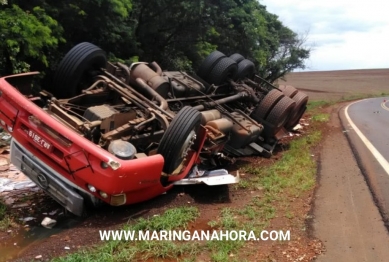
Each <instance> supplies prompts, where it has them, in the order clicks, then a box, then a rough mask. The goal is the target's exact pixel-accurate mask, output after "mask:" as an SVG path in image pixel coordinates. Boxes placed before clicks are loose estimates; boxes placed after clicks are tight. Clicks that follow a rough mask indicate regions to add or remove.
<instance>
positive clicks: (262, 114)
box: [250, 89, 285, 122]
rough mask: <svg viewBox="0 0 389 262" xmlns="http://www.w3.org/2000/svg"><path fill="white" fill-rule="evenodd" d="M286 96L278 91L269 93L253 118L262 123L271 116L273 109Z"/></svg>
mask: <svg viewBox="0 0 389 262" xmlns="http://www.w3.org/2000/svg"><path fill="white" fill-rule="evenodd" d="M284 96H285V95H284V94H283V93H282V92H280V91H278V90H277V89H272V90H270V92H269V93H267V95H266V96H265V97H264V98H263V99H262V101H261V102H259V105H258V106H257V107H256V108H255V109H254V110H253V112H252V113H251V115H250V116H251V117H252V118H253V119H254V120H256V121H258V122H262V121H263V120H265V119H266V117H267V116H268V115H269V113H270V111H271V110H272V109H273V107H274V106H275V105H276V104H277V103H278V101H280V100H281V98H283V97H284Z"/></svg>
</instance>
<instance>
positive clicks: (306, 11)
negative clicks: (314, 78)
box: [260, 0, 389, 70]
mask: <svg viewBox="0 0 389 262" xmlns="http://www.w3.org/2000/svg"><path fill="white" fill-rule="evenodd" d="M260 3H261V4H263V5H265V6H267V10H268V11H269V12H271V13H274V14H276V15H278V16H279V19H280V21H282V22H283V23H284V25H286V26H288V27H289V28H291V29H292V30H293V31H295V32H297V33H299V34H302V35H304V34H308V42H307V44H308V45H311V46H313V51H312V53H311V58H310V59H309V60H308V61H307V63H306V64H307V67H308V70H338V69H358V68H389V52H388V50H387V44H386V43H387V42H389V16H387V14H386V12H387V10H389V3H386V2H384V1H380V0H370V1H369V2H364V3H363V4H360V3H361V2H358V1H350V0H337V1H310V0H262V1H260Z"/></svg>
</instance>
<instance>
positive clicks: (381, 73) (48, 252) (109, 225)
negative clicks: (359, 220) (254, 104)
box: [0, 70, 389, 261]
mask: <svg viewBox="0 0 389 262" xmlns="http://www.w3.org/2000/svg"><path fill="white" fill-rule="evenodd" d="M388 81H389V70H352V71H333V72H304V73H293V74H290V75H288V76H287V77H286V82H283V81H280V84H285V83H286V84H290V85H293V86H295V87H297V88H300V89H302V90H304V92H306V93H307V94H308V95H309V96H310V98H311V99H313V100H338V99H341V98H344V97H349V96H352V95H356V94H366V93H382V92H387V91H388V90H387V87H386V83H387V82H388ZM328 112H330V111H329V110H328ZM308 128H309V127H308ZM330 130H331V126H328V125H327V126H323V130H322V131H323V132H324V134H327V133H328V132H329V131H330ZM287 143H288V141H285V142H284V144H282V145H280V146H279V147H278V153H277V154H275V155H274V156H273V157H272V158H270V159H264V158H259V157H255V158H241V159H238V161H237V163H236V165H235V166H234V167H232V168H231V169H232V171H233V170H234V169H235V170H236V169H239V167H241V166H244V165H245V164H247V163H251V164H252V165H261V166H263V167H264V168H265V167H266V165H269V164H271V163H273V162H274V161H276V160H277V159H279V158H280V157H281V156H282V153H283V150H287ZM285 145H286V146H285ZM317 150H320V145H318V147H317ZM319 153H320V152H319V151H317V152H314V153H313V154H314V155H316V157H317V159H318V160H319ZM245 175H247V176H248V174H243V176H242V179H245ZM21 194H22V198H19V200H18V201H19V202H20V203H18V202H16V203H13V205H14V206H15V205H16V208H12V206H11V208H12V212H14V213H15V214H16V215H15V218H16V222H19V224H20V225H19V226H18V227H11V228H10V229H9V230H8V232H0V250H1V251H2V252H0V253H1V254H0V261H1V260H4V261H8V260H9V261H11V260H16V261H31V260H34V259H35V258H39V260H41V259H44V260H46V259H50V258H53V257H57V256H61V255H64V254H66V253H69V252H74V251H75V250H78V249H80V248H83V247H85V246H90V245H93V244H99V243H101V241H100V239H99V235H98V230H99V229H115V228H120V227H121V225H122V224H123V223H126V222H127V221H128V220H129V219H134V218H138V217H141V216H143V217H149V216H152V215H155V214H161V213H163V212H164V211H165V210H167V209H169V208H172V207H180V206H196V207H198V208H199V211H200V213H201V216H200V218H198V219H197V220H196V223H194V224H193V225H191V228H192V229H199V230H201V229H207V227H208V225H207V223H208V221H210V220H211V219H214V218H215V217H217V216H218V215H220V210H221V209H222V208H224V207H241V206H244V205H245V204H247V202H248V201H249V200H248V198H247V195H248V194H249V195H251V196H252V195H253V194H254V195H255V194H259V195H260V194H261V192H260V190H255V191H252V190H242V189H237V188H236V187H234V186H220V187H207V186H189V187H175V188H174V189H173V190H171V191H169V192H168V193H167V194H165V195H162V196H160V197H157V198H155V199H153V200H150V201H147V202H145V203H140V204H137V205H132V206H126V207H117V208H114V207H108V206H106V207H103V208H101V209H99V210H96V211H94V212H92V213H91V214H89V216H88V217H87V218H77V217H74V216H72V215H71V214H66V212H64V211H63V209H62V208H61V207H60V206H59V205H57V204H56V203H55V202H54V201H52V200H51V199H50V198H48V197H47V196H45V195H44V194H43V193H39V192H38V193H30V192H22V193H21ZM250 199H251V198H250ZM313 199H314V191H313V190H312V191H309V192H307V193H306V194H304V195H303V196H301V197H300V198H297V199H293V200H291V202H290V205H291V209H292V210H293V211H294V213H295V216H296V217H307V218H309V217H310V214H311V213H310V212H312V206H313ZM18 204H22V206H21V207H18ZM23 204H24V205H23ZM280 208H281V207H280ZM50 212H52V214H53V215H52V216H51V217H53V218H55V219H57V220H58V225H57V226H56V227H55V228H54V229H52V230H46V229H44V230H42V227H40V225H39V224H40V222H41V221H42V219H43V218H44V217H45V216H50V215H48V214H49V213H50ZM26 217H34V219H33V220H31V221H28V222H25V223H20V221H17V219H18V218H26ZM307 221H308V223H309V221H310V220H309V219H308V220H307ZM300 226H301V225H295V224H293V221H291V220H290V219H285V218H283V217H279V218H277V217H276V218H275V219H273V220H272V223H271V226H270V228H268V229H269V230H271V229H272V228H276V229H285V228H290V227H291V228H292V229H293V227H300ZM309 228H311V227H310V225H309V224H308V225H307V229H309ZM292 232H296V234H294V235H293V239H292V241H291V242H289V243H288V244H285V245H277V244H269V243H267V242H262V243H260V244H258V246H257V247H256V249H257V252H256V254H254V255H251V259H254V260H256V261H267V260H269V258H271V259H276V261H297V260H299V261H311V260H313V259H314V258H316V257H317V256H318V255H319V254H320V253H321V252H322V251H323V250H324V249H325V247H323V246H322V245H321V242H320V240H318V239H315V238H313V237H312V235H313V234H312V232H310V230H306V231H301V230H295V231H292ZM249 244H250V243H249ZM255 244H256V245H257V243H255ZM65 248H66V249H65ZM6 251H7V252H6ZM4 252H5V253H4ZM40 256H42V258H41V257H40ZM204 257H206V256H204ZM249 259H250V257H249ZM202 261H206V260H205V259H204V260H202Z"/></svg>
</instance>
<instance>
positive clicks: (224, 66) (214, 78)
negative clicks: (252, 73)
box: [208, 57, 238, 85]
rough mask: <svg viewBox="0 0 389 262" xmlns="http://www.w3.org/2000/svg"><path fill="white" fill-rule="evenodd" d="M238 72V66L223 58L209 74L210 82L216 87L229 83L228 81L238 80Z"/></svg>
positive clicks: (227, 58)
mask: <svg viewBox="0 0 389 262" xmlns="http://www.w3.org/2000/svg"><path fill="white" fill-rule="evenodd" d="M237 72H238V65H237V64H236V62H235V61H234V60H232V59H231V58H229V57H223V58H222V59H220V60H219V61H218V62H217V64H216V65H215V66H214V68H213V69H212V71H211V73H210V74H209V78H208V82H209V83H211V84H214V85H220V84H223V83H224V82H226V81H227V79H229V78H230V79H233V80H235V79H236V74H237Z"/></svg>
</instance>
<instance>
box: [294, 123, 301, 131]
mask: <svg viewBox="0 0 389 262" xmlns="http://www.w3.org/2000/svg"><path fill="white" fill-rule="evenodd" d="M302 128H303V126H302V125H300V124H297V125H296V126H295V127H294V128H293V130H300V129H302Z"/></svg>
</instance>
